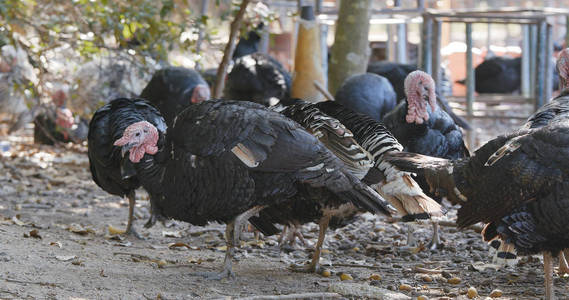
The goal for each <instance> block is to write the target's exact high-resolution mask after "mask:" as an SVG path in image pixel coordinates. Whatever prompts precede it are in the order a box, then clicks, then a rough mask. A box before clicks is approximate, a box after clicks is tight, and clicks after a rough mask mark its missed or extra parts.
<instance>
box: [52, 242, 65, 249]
mask: <svg viewBox="0 0 569 300" xmlns="http://www.w3.org/2000/svg"><path fill="white" fill-rule="evenodd" d="M49 245H50V246H57V247H59V248H63V246H62V245H61V243H60V242H51V243H49Z"/></svg>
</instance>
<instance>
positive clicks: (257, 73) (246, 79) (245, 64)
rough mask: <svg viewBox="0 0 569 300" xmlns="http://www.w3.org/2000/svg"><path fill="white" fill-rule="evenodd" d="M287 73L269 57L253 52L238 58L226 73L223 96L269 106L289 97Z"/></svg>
mask: <svg viewBox="0 0 569 300" xmlns="http://www.w3.org/2000/svg"><path fill="white" fill-rule="evenodd" d="M291 83H292V81H291V76H290V74H289V73H288V72H287V71H286V70H285V69H284V67H283V66H282V65H281V64H280V63H279V62H278V61H277V60H276V59H274V58H273V57H271V56H270V55H268V54H264V53H254V54H251V55H245V56H243V57H240V58H238V59H237V60H236V61H235V64H234V65H233V68H232V69H231V72H229V74H228V75H227V81H226V83H225V89H224V91H223V98H224V99H230V100H241V101H251V102H256V103H259V104H263V105H265V106H273V105H275V104H277V103H278V102H279V101H280V100H284V99H288V98H289V97H290V88H291Z"/></svg>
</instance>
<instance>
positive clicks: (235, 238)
mask: <svg viewBox="0 0 569 300" xmlns="http://www.w3.org/2000/svg"><path fill="white" fill-rule="evenodd" d="M263 208H265V207H264V206H255V207H253V208H251V209H249V210H248V211H246V212H244V213H242V214H240V215H238V216H237V217H235V219H233V220H232V221H231V222H229V223H227V226H226V227H225V239H226V245H227V250H225V259H224V261H223V269H222V270H221V272H219V273H215V272H214V273H212V272H196V273H192V274H191V275H193V276H201V277H204V278H206V279H212V280H221V279H223V278H231V279H235V273H233V251H234V248H235V247H236V245H239V235H240V234H241V232H242V231H243V229H244V228H245V225H246V224H247V221H248V220H249V218H250V217H252V216H254V215H257V214H258V213H259V212H260V211H261V210H262V209H263Z"/></svg>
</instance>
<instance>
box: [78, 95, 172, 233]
mask: <svg viewBox="0 0 569 300" xmlns="http://www.w3.org/2000/svg"><path fill="white" fill-rule="evenodd" d="M140 121H147V122H150V123H151V124H152V125H153V126H154V127H155V128H156V129H155V130H157V131H158V132H161V133H162V134H164V133H165V132H166V123H165V122H164V119H163V118H162V116H161V115H160V113H159V112H158V110H157V109H156V108H155V107H154V106H152V105H151V104H150V103H148V102H146V101H145V100H142V99H126V98H119V99H115V100H113V101H111V102H110V103H108V104H106V105H104V106H103V107H101V108H99V109H98V110H97V111H96V112H95V114H94V115H93V118H92V119H91V122H90V123H89V134H88V138H87V140H88V141H87V142H88V156H89V168H90V170H91V175H92V177H93V181H95V183H96V184H97V185H98V186H99V187H100V188H102V189H103V190H105V191H106V192H108V193H110V194H112V195H117V196H121V197H125V196H126V197H127V198H128V202H129V215H128V224H127V227H126V233H132V234H133V235H135V236H136V237H139V238H141V236H140V235H139V234H138V233H137V232H136V231H135V230H134V228H133V226H132V221H133V212H134V205H135V202H136V194H135V190H136V189H137V188H139V187H140V181H139V178H138V176H137V174H136V171H135V169H134V166H133V165H132V163H131V162H130V161H129V160H128V159H127V158H126V157H123V154H124V152H123V153H121V148H120V147H117V146H113V143H114V141H115V140H117V139H118V138H120V137H121V136H122V135H123V133H124V131H125V129H126V128H127V127H128V126H130V125H131V124H133V123H136V122H140ZM151 199H152V198H151ZM151 203H152V201H151ZM155 216H156V215H155V214H154V211H152V217H151V220H150V221H149V223H152V224H153V219H154V218H155Z"/></svg>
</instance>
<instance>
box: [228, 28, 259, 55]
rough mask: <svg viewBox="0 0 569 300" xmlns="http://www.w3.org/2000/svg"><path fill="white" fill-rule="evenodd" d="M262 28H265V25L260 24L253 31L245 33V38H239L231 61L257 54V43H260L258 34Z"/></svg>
mask: <svg viewBox="0 0 569 300" xmlns="http://www.w3.org/2000/svg"><path fill="white" fill-rule="evenodd" d="M263 27H265V24H264V23H263V22H261V23H259V24H258V25H257V27H256V28H255V29H254V30H250V31H249V32H247V36H245V37H240V38H239V42H237V45H236V46H235V51H233V60H236V59H238V58H239V57H243V56H245V55H249V54H253V53H257V52H259V43H261V36H260V35H259V33H260V32H261V31H262V30H263Z"/></svg>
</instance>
